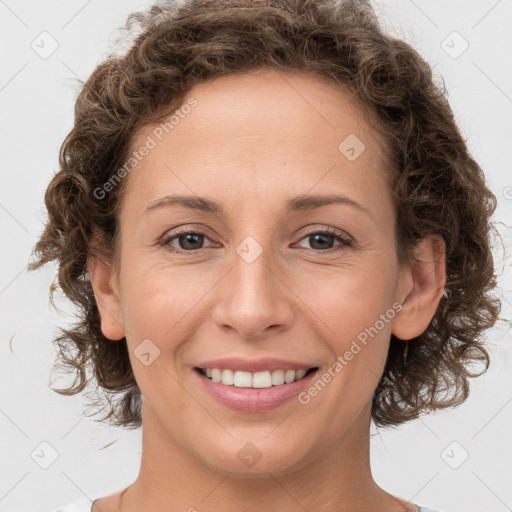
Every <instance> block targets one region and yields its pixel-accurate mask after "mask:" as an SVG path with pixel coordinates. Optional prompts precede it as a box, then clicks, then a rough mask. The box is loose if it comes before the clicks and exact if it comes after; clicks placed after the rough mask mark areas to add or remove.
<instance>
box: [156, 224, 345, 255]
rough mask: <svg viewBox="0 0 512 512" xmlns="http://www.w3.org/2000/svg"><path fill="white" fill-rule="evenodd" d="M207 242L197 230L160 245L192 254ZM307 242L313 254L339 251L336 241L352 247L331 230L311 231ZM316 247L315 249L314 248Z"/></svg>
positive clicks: (169, 238)
mask: <svg viewBox="0 0 512 512" xmlns="http://www.w3.org/2000/svg"><path fill="white" fill-rule="evenodd" d="M205 240H209V237H208V236H207V233H204V232H203V231H199V230H192V229H190V230H183V231H179V232H178V233H174V234H172V235H170V236H167V237H165V238H164V239H163V240H162V241H161V242H160V245H162V246H164V247H167V248H169V250H170V251H171V252H175V253H187V252H188V253H193V252H194V251H199V250H201V249H204V247H203V243H204V241H205ZM302 240H308V241H309V243H311V244H312V246H313V247H312V248H313V249H314V252H317V253H318V252H332V251H333V250H334V251H336V250H339V249H336V248H334V249H333V248H332V244H333V242H334V241H336V240H338V241H339V242H340V244H341V247H342V248H343V247H352V246H353V242H352V240H351V239H350V238H348V237H347V236H344V235H343V234H341V233H340V232H338V231H337V230H335V229H333V228H325V229H323V230H321V231H312V232H310V233H308V234H307V235H306V236H305V237H303V238H302V239H301V241H302ZM315 246H316V247H315Z"/></svg>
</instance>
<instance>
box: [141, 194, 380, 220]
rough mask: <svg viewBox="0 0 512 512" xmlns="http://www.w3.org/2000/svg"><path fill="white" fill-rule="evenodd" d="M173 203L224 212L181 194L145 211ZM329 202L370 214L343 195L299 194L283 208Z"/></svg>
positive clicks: (154, 203) (213, 203)
mask: <svg viewBox="0 0 512 512" xmlns="http://www.w3.org/2000/svg"><path fill="white" fill-rule="evenodd" d="M175 204H177V205H181V206H185V207H186V208H190V209H192V210H200V211H203V212H206V213H213V214H218V215H223V214H224V208H223V206H222V205H221V204H220V203H219V202H217V201H215V200H214V199H210V198H207V197H198V196H183V195H174V194H173V195H167V196H165V197H162V198H160V199H157V200H155V201H152V202H151V203H149V205H148V207H147V208H146V212H148V211H152V210H156V209H158V208H162V207H166V206H171V205H175ZM330 204H345V205H349V206H353V207H354V208H357V209H359V210H360V211H362V212H365V213H366V214H368V215H369V216H370V217H371V216H372V214H371V213H370V211H369V210H368V209H367V208H365V207H364V206H363V205H362V204H360V203H358V202H357V201H354V200H353V199H350V198H349V197H347V196H343V195H300V196H297V197H293V198H291V199H288V200H287V201H286V203H285V210H286V213H290V212H293V211H307V210H313V209H315V208H320V207H322V206H327V205H330Z"/></svg>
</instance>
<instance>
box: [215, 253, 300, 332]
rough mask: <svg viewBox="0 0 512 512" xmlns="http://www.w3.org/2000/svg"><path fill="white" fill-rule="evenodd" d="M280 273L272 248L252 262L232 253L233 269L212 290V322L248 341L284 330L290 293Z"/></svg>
mask: <svg viewBox="0 0 512 512" xmlns="http://www.w3.org/2000/svg"><path fill="white" fill-rule="evenodd" d="M251 250H254V247H252V248H251ZM240 254H243V252H241V253H240ZM279 274H281V275H279ZM282 274H283V273H282V272H280V271H279V269H278V268H277V265H276V264H275V260H274V258H273V256H272V251H271V249H264V250H263V251H262V252H261V254H259V256H258V257H257V258H256V259H255V260H254V261H251V259H250V258H244V257H242V256H240V255H239V254H238V253H235V254H234V258H233V267H232V268H231V270H230V271H229V273H228V274H227V275H226V276H225V278H224V279H222V280H221V282H220V283H219V284H218V285H217V286H216V287H215V288H216V297H215V306H214V310H213V321H214V323H215V324H216V325H217V326H218V327H219V328H220V329H222V330H223V331H226V332H227V331H229V330H232V331H236V333H237V335H238V336H239V337H243V338H244V339H247V340H255V339H263V338H265V337H266V336H275V335H276V333H278V332H280V331H283V330H285V329H287V328H288V327H289V326H290V325H291V323H292V320H293V313H294V312H293V304H292V300H291V298H292V297H293V293H292V292H291V290H290V289H289V288H288V287H287V286H286V284H285V282H284V279H283V277H282Z"/></svg>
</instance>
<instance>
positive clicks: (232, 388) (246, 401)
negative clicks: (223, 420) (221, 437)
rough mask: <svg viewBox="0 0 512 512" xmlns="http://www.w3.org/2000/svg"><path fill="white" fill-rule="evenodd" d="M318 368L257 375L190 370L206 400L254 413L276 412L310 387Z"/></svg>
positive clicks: (211, 369)
mask: <svg viewBox="0 0 512 512" xmlns="http://www.w3.org/2000/svg"><path fill="white" fill-rule="evenodd" d="M318 370H319V367H318V366H314V367H311V368H307V369H306V368H302V369H299V370H290V369H288V370H286V371H285V370H284V369H276V370H273V371H270V370H263V371H259V372H254V373H252V372H246V371H240V370H230V369H220V368H203V367H194V371H193V372H192V373H193V374H194V375H196V376H197V381H198V386H199V389H201V390H202V392H205V393H206V394H207V396H208V398H209V399H210V400H211V399H212V398H213V399H214V400H215V401H216V402H217V403H219V404H220V405H222V406H224V407H227V408H228V409H231V410H234V411H237V412H242V413H258V412H265V411H270V410H272V409H276V408H278V407H279V406H282V405H284V404H285V403H287V402H290V401H291V400H292V399H293V398H294V397H295V398H296V397H297V396H298V395H299V394H300V393H301V392H302V391H303V390H304V389H305V388H306V387H307V386H309V385H311V382H312V380H313V378H314V376H315V375H316V374H317V372H318Z"/></svg>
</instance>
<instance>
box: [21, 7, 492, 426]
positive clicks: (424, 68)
mask: <svg viewBox="0 0 512 512" xmlns="http://www.w3.org/2000/svg"><path fill="white" fill-rule="evenodd" d="M125 30H126V33H125V39H124V40H125V41H126V37H129V38H130V41H129V49H128V50H127V51H124V52H123V53H121V54H120V53H118V52H112V53H111V54H110V56H109V57H108V58H106V59H105V60H104V61H103V62H102V63H100V64H99V65H98V66H97V68H96V69H95V70H94V72H93V73H92V75H91V76H90V77H89V79H88V80H87V82H85V84H84V85H83V87H82V89H81V92H80V94H79V95H78V98H77V101H76V105H75V120H74V126H73V128H72V130H71V132H70V133H69V134H68V136H67V137H66V139H65V140H64V142H63V144H62V147H61V150H60V155H59V165H60V170H59V171H58V172H57V173H56V174H55V176H54V177H53V179H52V181H51V183H50V185H49V186H48V189H47V191H46V195H45V203H46V207H47V209H48V216H49V218H48V221H47V224H46V226H45V230H44V232H43V233H42V235H41V237H40V239H39V241H38V242H37V244H36V246H35V247H34V252H33V255H35V256H36V257H37V260H36V261H34V262H33V263H31V264H30V266H29V269H30V270H33V269H36V268H38V267H39V266H41V265H43V264H45V263H47V262H50V261H53V260H58V285H59V286H60V288H61V289H62V291H63V292H64V293H65V295H66V296H67V297H68V298H69V299H70V300H71V301H72V302H73V303H74V304H75V305H76V306H77V307H78V318H79V321H78V322H77V323H76V324H75V325H74V326H73V328H71V329H61V333H60V335H59V336H58V337H57V338H56V339H55V340H54V342H55V343H56V346H57V348H58V352H59V353H58V357H57V359H56V364H55V366H57V367H59V368H64V369H65V370H67V371H69V372H70V373H71V374H72V375H73V376H74V380H73V382H72V384H70V385H69V387H67V388H64V389H55V391H57V392H59V393H62V394H75V393H78V392H82V391H84V390H86V388H87V389H88V385H89V384H92V383H95V384H96V388H95V393H94V397H93V398H92V399H91V400H92V404H93V405H95V406H96V409H97V411H96V413H98V412H101V411H103V412H105V414H104V416H103V418H102V419H101V421H105V420H108V421H109V422H110V423H111V424H114V425H120V426H125V427H127V428H135V427H137V426H139V425H140V424H141V396H140V390H139V388H138V386H137V383H136V381H135V378H134V374H133V372H132V368H131V365H130V361H129V355H128V350H127V344H126V338H123V339H122V340H120V341H117V342H115V341H111V340H109V339H107V338H106V337H105V336H104V335H103V333H102V331H101V328H100V316H99V312H98V307H97V304H96V301H95V297H94V293H93V289H92V286H91V282H90V280H89V276H88V267H87V263H88V260H89V258H91V257H95V256H97V255H99V254H100V252H98V251H101V254H102V255H103V256H104V257H108V258H112V259H113V260H114V262H115V261H117V248H118V243H117V242H118V240H119V223H118V218H117V213H118V211H119V206H120V201H121V199H122V197H123V191H124V189H125V186H126V182H127V180H126V179H123V180H121V182H120V183H119V186H116V187H111V188H112V190H111V191H110V192H109V193H108V194H103V195H104V196H105V197H101V198H98V193H97V191H98V190H100V189H101V188H102V187H104V186H105V184H106V183H107V182H110V183H112V181H111V180H112V178H113V177H114V175H115V173H116V170H117V171H119V169H120V168H121V167H122V166H123V164H124V162H126V161H127V159H128V158H129V155H130V153H131V151H133V148H132V147H131V145H132V141H133V138H134V137H135V135H136V134H137V132H138V131H139V130H140V129H141V128H142V127H144V126H145V125H148V124H150V123H154V122H158V121H161V120H162V119H163V118H164V117H165V116H167V115H169V113H172V112H174V111H175V110H176V109H177V108H178V107H179V106H180V105H181V104H182V102H183V100H184V98H185V96H186V94H187V92H189V91H190V90H191V88H192V87H194V86H195V85H196V84H199V83H202V82H205V81H207V80H210V79H213V78H215V77H218V76H221V75H226V74H235V73H242V72H244V71H249V70H252V69H262V68H268V69H274V70H279V71H299V72H301V73H308V74H310V75H312V76H314V77H317V78H320V79H322V80H326V81H329V82H331V83H334V84H336V85H337V87H339V88H340V89H342V90H343V91H348V92H349V93H350V94H351V96H352V97H353V98H355V99H357V100H358V103H359V104H360V105H362V106H363V107H364V108H366V109H368V111H369V112H372V114H373V115H374V116H375V118H376V119H377V121H378V125H379V126H378V127H377V128H378V129H379V130H380V132H381V133H382V134H383V135H384V138H385V141H387V144H386V146H387V150H388V152H389V158H390V163H391V169H392V173H391V174H392V179H391V183H392V194H393V196H394V202H395V206H396V211H397V222H396V226H395V231H396V247H397V255H398V259H399V262H400V264H401V265H402V264H406V263H407V262H408V261H410V258H412V257H413V252H412V251H413V249H414V247H415V246H416V245H417V242H418V241H419V240H420V239H421V238H423V237H425V236H427V235H434V234H435V235H441V236H442V237H443V239H444V241H445V243H446V253H445V257H446V276H447V281H446V290H447V292H448V293H447V295H445V296H443V298H442V299H441V301H440V303H439V305H438V308H437V310H436V313H435V315H434V317H433V318H432V321H431V322H430V324H429V326H428V328H427V330H426V331H425V332H424V333H423V334H421V335H420V336H418V337H417V338H414V339H413V340H410V343H407V344H406V343H404V342H403V341H402V340H399V339H398V338H396V337H395V336H394V335H391V340H390V347H389V352H388V357H387V361H386V365H385V369H384V372H383V375H382V377H381V379H380V382H379V384H378V386H377V388H376V390H375V394H374V396H373V401H372V410H371V414H372V419H373V420H374V422H375V424H376V425H377V426H393V425H398V424H400V423H403V422H405V421H408V420H411V419H413V418H417V417H418V416H419V414H420V413H421V412H425V411H432V410H435V409H440V408H445V407H449V406H456V405H459V404H461V403H462V402H464V401H465V399H466V398H467V396H468V395H469V384H468V378H470V377H475V376H478V375H481V374H482V373H483V372H485V371H486V370H487V368H488V366H489V362H490V359H489V354H488V353H487V351H486V349H485V348H484V346H483V339H482V337H481V333H482V331H484V330H485V329H487V328H489V327H491V326H492V325H493V324H494V323H495V322H496V320H497V319H498V315H499V312H500V309H501V302H500V301H499V299H497V298H496V297H493V296H492V295H491V293H490V292H491V291H492V290H493V288H495V287H496V279H495V274H494V266H493V258H492V244H491V238H490V231H491V230H492V229H494V227H493V224H492V223H491V220H490V218H491V216H492V214H493V213H494V210H495V208H496V197H495V196H494V194H493V193H492V192H491V191H490V190H489V189H488V188H487V187H486V184H485V179H484V174H483V172H482V170H481V168H480V167H479V166H478V164H477V163H476V162H475V161H474V160H473V158H472V157H471V156H470V154H469V153H468V148H467V146H466V143H465V141H464V139H463V138H462V136H461V134H460V132H459V129H458V127H457V125H456V122H455V120H454V116H453V113H452V110H451V108H450V106H449V103H448V101H447V99H446V92H445V90H444V87H441V86H440V85H437V84H436V83H435V80H434V79H433V76H432V71H431V69H430V67H429V65H428V64H427V63H426V62H425V61H424V60H423V59H422V58H421V57H420V55H418V53H417V52H416V51H415V50H414V49H413V48H411V46H409V45H408V44H407V43H405V42H404V41H402V40H399V39H395V38H393V37H391V36H389V35H387V34H385V33H384V32H383V30H382V29H381V27H380V26H379V23H378V20H377V17H376V15H375V12H374V11H373V9H372V7H371V5H370V3H369V2H368V1H362V0H348V1H336V0H323V1H322V2H318V1H314V0H304V1H300V2H297V1H292V0H189V1H184V2H180V3H175V2H174V1H171V0H169V1H167V2H163V3H160V4H156V5H154V6H152V7H151V8H149V9H148V10H147V11H145V12H138V13H133V14H131V15H130V16H129V18H128V20H127V23H126V26H125ZM93 235H94V236H96V235H98V236H99V239H100V241H101V243H100V244H99V245H98V247H95V246H93V244H92V243H91V241H92V240H93ZM54 289H55V286H52V293H53V290H54ZM50 297H51V302H52V303H53V297H52V294H51V295H50ZM406 347H407V348H408V356H407V360H404V350H405V348H406ZM475 362H480V363H484V368H483V369H482V371H481V372H480V373H472V372H471V371H470V370H469V367H470V365H472V364H473V363H475ZM86 391H87V390H86Z"/></svg>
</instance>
